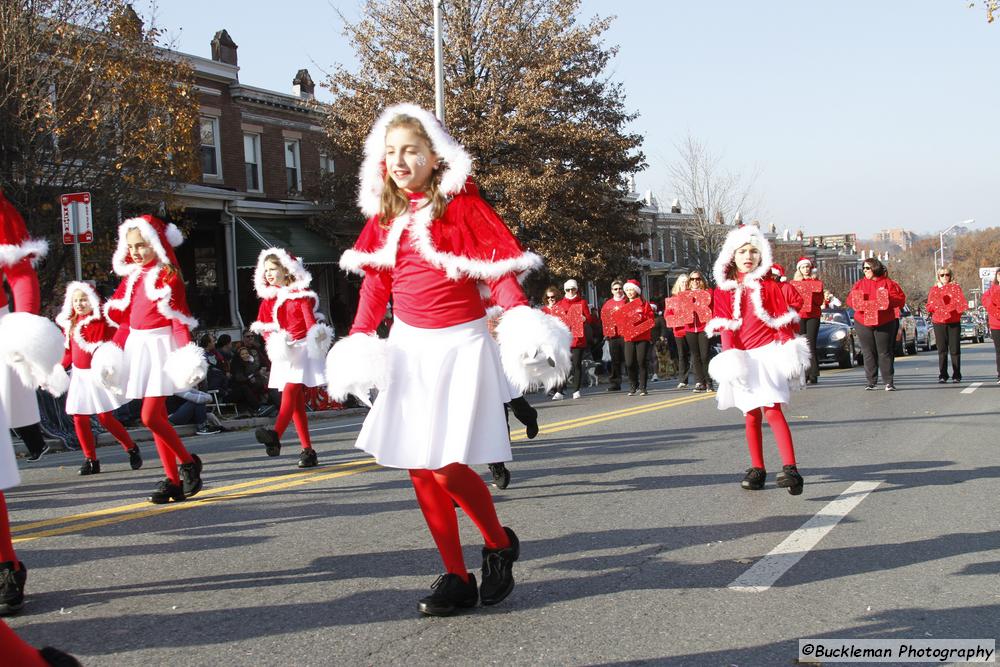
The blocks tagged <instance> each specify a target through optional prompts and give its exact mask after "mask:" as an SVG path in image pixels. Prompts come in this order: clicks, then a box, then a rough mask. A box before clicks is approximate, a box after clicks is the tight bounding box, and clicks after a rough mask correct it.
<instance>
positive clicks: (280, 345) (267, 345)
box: [264, 329, 288, 364]
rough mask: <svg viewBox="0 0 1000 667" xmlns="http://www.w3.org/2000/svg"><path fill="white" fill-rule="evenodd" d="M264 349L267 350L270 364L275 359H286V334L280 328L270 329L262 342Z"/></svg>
mask: <svg viewBox="0 0 1000 667" xmlns="http://www.w3.org/2000/svg"><path fill="white" fill-rule="evenodd" d="M264 349H266V350H267V358H268V359H270V360H271V363H272V364H273V363H274V362H276V361H280V362H282V363H284V362H286V361H288V334H286V333H285V332H284V331H281V330H280V329H279V330H278V331H272V332H271V334H270V335H269V336H268V337H267V340H266V341H265V342H264Z"/></svg>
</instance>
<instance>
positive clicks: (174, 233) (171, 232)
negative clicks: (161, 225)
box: [167, 222, 184, 248]
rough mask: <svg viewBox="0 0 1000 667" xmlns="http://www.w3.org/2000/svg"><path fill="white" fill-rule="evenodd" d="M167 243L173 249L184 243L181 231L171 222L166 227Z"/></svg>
mask: <svg viewBox="0 0 1000 667" xmlns="http://www.w3.org/2000/svg"><path fill="white" fill-rule="evenodd" d="M167 242H169V243H170V245H172V246H173V247H175V248H176V247H177V246H179V245H180V244H182V243H184V234H183V233H181V230H180V229H178V228H177V225H175V224H174V223H172V222H171V223H170V224H169V225H167Z"/></svg>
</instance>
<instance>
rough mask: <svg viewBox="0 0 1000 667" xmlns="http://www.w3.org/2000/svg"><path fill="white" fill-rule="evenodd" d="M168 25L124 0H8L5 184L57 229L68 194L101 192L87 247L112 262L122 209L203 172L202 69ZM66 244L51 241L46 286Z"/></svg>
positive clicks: (45, 227)
mask: <svg viewBox="0 0 1000 667" xmlns="http://www.w3.org/2000/svg"><path fill="white" fill-rule="evenodd" d="M160 36H161V35H160V31H159V30H158V29H156V28H155V27H147V26H144V25H143V22H142V21H141V20H140V19H139V17H138V16H137V15H136V14H135V12H134V11H133V10H132V8H131V6H130V5H128V4H126V3H124V2H121V1H120V0H103V1H102V2H93V0H33V1H30V2H29V1H27V0H16V1H6V0H4V1H0V187H2V188H3V190H4V192H5V193H6V195H7V197H8V198H9V199H10V200H11V201H12V202H14V204H15V205H16V206H17V207H18V209H19V210H20V211H21V212H22V214H23V215H24V216H25V219H26V221H27V223H28V226H29V229H30V230H31V232H32V234H33V235H35V236H46V237H48V238H49V239H50V240H58V239H59V238H60V236H61V234H60V229H61V222H60V216H59V209H58V195H59V194H60V193H65V192H75V191H80V190H87V191H90V192H92V194H93V195H94V196H93V202H94V220H95V225H94V226H95V237H96V239H95V243H94V245H93V246H92V247H86V246H85V257H84V259H85V260H87V259H88V258H89V259H91V260H96V261H97V262H99V264H97V266H100V267H102V268H103V271H105V272H106V271H107V258H108V257H109V256H110V243H111V235H112V234H113V233H114V232H115V231H116V228H117V222H118V216H119V214H120V212H121V210H122V209H123V208H125V209H127V208H128V207H129V206H130V205H136V204H140V203H143V204H148V203H159V202H160V201H163V200H164V198H165V194H166V193H169V192H170V191H171V190H173V189H174V188H175V187H176V186H177V184H178V183H180V182H184V181H190V180H195V179H196V178H197V152H196V147H197V144H196V141H195V139H196V135H195V133H194V128H195V124H196V121H197V118H198V104H197V99H196V96H195V95H194V72H193V69H192V68H191V67H190V65H188V64H186V63H185V62H184V61H183V60H182V59H180V58H178V57H176V55H175V54H172V53H171V52H169V51H167V50H165V49H163V48H160V47H159V46H157V42H158V40H159V39H160ZM147 210H148V209H147ZM67 248H68V247H64V246H63V245H62V244H61V243H58V242H55V243H51V248H50V250H49V256H48V259H47V260H46V262H45V264H44V265H43V270H42V272H41V275H40V278H41V280H42V286H43V289H44V290H48V289H53V288H54V285H55V283H56V282H57V280H58V278H59V274H60V272H61V271H62V270H63V269H64V268H65V267H66V265H67V260H68V258H70V257H71V252H69V251H68V250H67ZM71 262H72V260H71V259H70V260H69V263H70V264H71ZM95 269H96V267H95ZM91 277H97V276H91Z"/></svg>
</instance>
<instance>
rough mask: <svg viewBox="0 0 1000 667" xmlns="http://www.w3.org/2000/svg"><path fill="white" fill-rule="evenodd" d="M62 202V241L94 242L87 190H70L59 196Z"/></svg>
mask: <svg viewBox="0 0 1000 667" xmlns="http://www.w3.org/2000/svg"><path fill="white" fill-rule="evenodd" d="M59 202H60V203H61V204H62V227H63V243H65V244H66V245H69V244H71V243H74V242H75V241H79V242H80V243H93V242H94V223H93V219H92V217H91V210H90V193H89V192H72V193H69V194H65V195H62V196H61V197H59Z"/></svg>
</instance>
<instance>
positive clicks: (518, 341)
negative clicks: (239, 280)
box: [327, 104, 570, 616]
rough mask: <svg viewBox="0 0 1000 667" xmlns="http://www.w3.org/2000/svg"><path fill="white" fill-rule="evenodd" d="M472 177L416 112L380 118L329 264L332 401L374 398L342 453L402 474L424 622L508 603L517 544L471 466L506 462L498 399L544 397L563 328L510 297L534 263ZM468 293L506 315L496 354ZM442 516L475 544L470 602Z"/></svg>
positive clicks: (457, 150)
mask: <svg viewBox="0 0 1000 667" xmlns="http://www.w3.org/2000/svg"><path fill="white" fill-rule="evenodd" d="M471 171H472V160H471V158H470V157H469V155H468V154H467V153H466V152H465V150H464V149H463V148H462V147H461V146H460V145H459V144H458V143H457V142H456V141H455V140H454V139H453V138H452V137H451V136H449V135H448V134H447V133H446V132H445V130H444V128H443V127H442V126H441V125H440V124H439V123H438V121H437V120H436V119H435V118H434V117H433V116H432V115H431V114H429V113H428V112H427V111H425V110H423V109H421V108H419V107H417V106H415V105H412V104H401V105H397V106H393V107H390V108H388V109H386V110H385V111H384V112H383V113H382V115H381V116H380V117H379V119H378V120H377V121H376V123H375V125H374V127H373V128H372V131H371V134H370V135H369V136H368V139H367V141H366V142H365V160H364V163H363V165H362V168H361V187H360V197H359V201H360V204H361V208H362V210H363V211H364V212H365V213H366V214H367V215H369V216H371V217H370V218H369V220H368V223H367V225H366V226H365V228H364V230H363V231H362V232H361V236H360V237H359V238H358V240H357V242H356V243H355V245H354V248H353V249H351V250H348V251H347V252H345V253H344V255H343V256H342V257H341V260H340V265H341V267H342V268H344V269H346V270H349V271H354V272H356V273H362V274H363V275H364V277H365V278H364V282H363V283H362V286H361V295H360V302H359V304H358V312H357V315H356V316H355V319H354V324H353V326H352V328H351V333H350V335H349V336H348V337H347V338H345V339H343V340H341V341H340V342H338V343H337V344H336V345H334V346H333V348H332V349H331V351H330V354H329V356H328V357H327V379H328V384H327V390H328V392H329V393H330V395H331V398H333V399H334V400H341V399H343V398H344V397H345V396H346V395H347V394H348V393H352V394H355V395H356V396H358V397H359V398H360V399H361V400H362V401H364V402H368V393H369V390H370V388H371V387H372V386H373V385H374V386H376V387H378V389H379V393H378V399H377V400H376V401H375V404H374V407H373V408H372V410H371V412H370V413H369V414H368V417H367V418H366V419H365V423H364V426H363V427H362V429H361V433H360V435H359V436H358V441H357V444H356V446H357V447H358V448H360V449H363V450H365V451H367V452H368V453H370V454H372V455H373V456H374V457H375V459H376V460H377V461H378V463H380V464H381V465H384V466H387V467H392V468H402V469H407V470H408V471H409V474H410V479H411V480H412V482H413V487H414V490H415V491H416V495H417V501H418V503H419V505H420V509H421V510H422V512H423V515H424V518H425V520H426V522H427V525H428V527H429V528H430V531H431V535H432V536H433V537H434V541H435V543H436V544H437V547H438V551H439V552H440V554H441V559H442V560H443V562H444V566H445V569H446V574H444V575H442V576H441V577H439V578H438V579H437V581H435V582H434V585H433V587H432V588H433V589H434V591H433V593H432V594H431V595H429V596H427V597H425V598H423V599H422V600H420V602H419V605H418V607H419V609H420V611H421V612H423V613H425V614H431V615H438V616H443V615H448V614H451V613H454V612H455V611H457V610H458V609H461V608H468V607H472V606H474V605H475V604H476V601H477V599H478V600H479V601H481V602H482V603H483V604H484V605H491V604H496V603H498V602H500V601H501V600H503V599H504V598H505V597H506V596H507V595H508V594H509V593H510V592H511V590H512V589H513V587H514V577H513V573H512V567H513V563H514V561H516V560H517V559H518V556H519V554H520V544H519V542H518V539H517V536H516V535H515V534H514V531H513V530H511V529H510V528H507V527H504V526H503V525H502V524H501V523H500V520H499V519H498V518H497V514H496V509H495V507H494V505H493V499H492V497H491V496H490V492H489V489H488V488H487V487H486V484H485V483H484V482H483V480H482V478H480V476H479V475H478V474H476V473H475V472H474V471H473V470H472V469H471V468H470V465H485V464H489V463H494V462H498V461H510V460H511V452H510V439H509V437H508V433H507V424H506V419H505V416H504V409H503V406H504V404H505V403H507V402H509V401H510V399H511V395H510V394H511V386H513V387H515V388H516V389H517V390H518V391H525V390H527V389H528V388H530V387H531V386H537V385H538V384H545V385H546V386H548V387H550V388H551V387H553V386H555V385H557V384H558V383H560V382H562V381H564V380H565V377H566V370H567V368H568V366H569V354H568V350H569V343H570V335H569V332H568V331H567V330H566V327H565V326H564V325H563V324H562V323H561V322H559V321H558V320H557V319H556V318H554V317H551V316H549V315H546V314H544V313H542V312H541V311H539V310H534V309H532V308H531V307H530V306H529V305H528V300H527V299H526V298H525V296H524V292H523V291H522V290H521V286H520V284H519V283H518V275H520V274H524V273H527V272H528V271H530V270H533V269H537V268H539V267H540V266H541V264H542V262H541V258H539V257H538V256H537V255H534V254H532V253H528V252H524V251H523V250H522V249H521V246H520V244H519V243H518V242H517V240H516V239H515V238H514V236H513V235H512V234H511V233H510V230H509V229H508V228H507V226H506V225H505V224H504V223H503V221H502V220H501V219H500V218H499V217H498V216H497V214H496V213H495V212H494V211H493V209H492V208H490V207H489V205H487V204H486V202H484V201H483V200H482V198H481V197H480V196H479V192H478V190H477V188H476V186H475V185H474V184H473V182H472V181H471V180H470V179H469V175H470V173H471ZM480 284H484V285H486V286H488V288H489V291H490V294H491V298H492V300H493V302H494V303H495V304H497V305H498V306H500V307H502V308H503V309H504V311H505V312H504V314H503V316H502V317H501V318H500V322H499V324H498V325H497V328H496V335H497V341H496V342H495V341H494V340H493V338H492V337H491V336H490V333H489V330H488V328H487V320H486V311H485V309H484V307H483V299H482V297H481V295H480V292H479V285H480ZM390 296H391V297H392V300H393V313H394V315H395V324H394V325H393V327H392V330H391V332H390V333H389V338H388V339H387V340H380V339H378V338H376V337H374V336H373V335H372V334H373V332H374V331H375V327H376V326H377V325H378V322H379V321H380V320H381V318H382V313H384V312H385V307H386V303H387V302H388V300H389V298H390ZM497 343H499V346H498V344H497ZM498 348H499V349H498ZM455 504H457V505H458V506H460V507H461V508H462V510H463V511H464V512H465V514H466V515H467V516H468V517H469V518H471V519H472V521H473V523H475V525H476V527H477V528H478V529H479V532H480V533H481V534H482V536H483V539H484V541H485V543H486V544H485V546H484V547H483V551H482V555H483V562H482V571H481V576H482V583H481V587H480V588H479V590H478V591H477V587H476V578H475V576H474V575H472V574H471V573H469V572H468V571H467V570H466V567H465V561H464V558H463V556H462V545H461V542H460V539H459V531H458V519H457V516H456V513H455Z"/></svg>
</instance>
